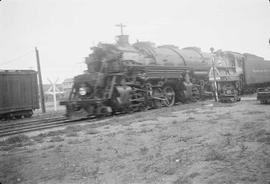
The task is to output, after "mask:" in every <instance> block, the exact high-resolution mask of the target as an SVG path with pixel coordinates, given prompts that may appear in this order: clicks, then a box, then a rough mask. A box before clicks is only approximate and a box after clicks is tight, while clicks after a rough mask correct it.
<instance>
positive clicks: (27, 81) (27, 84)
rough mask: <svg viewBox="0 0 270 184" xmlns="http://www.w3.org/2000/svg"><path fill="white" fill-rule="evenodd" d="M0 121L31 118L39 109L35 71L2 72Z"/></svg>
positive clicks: (0, 76) (0, 82) (0, 78)
mask: <svg viewBox="0 0 270 184" xmlns="http://www.w3.org/2000/svg"><path fill="white" fill-rule="evenodd" d="M0 89H1V90H0V119H13V118H21V117H31V116H32V114H33V110H35V109H38V108H39V101H38V84H37V74H36V72H35V71H33V70H0Z"/></svg>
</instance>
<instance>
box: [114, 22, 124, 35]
mask: <svg viewBox="0 0 270 184" xmlns="http://www.w3.org/2000/svg"><path fill="white" fill-rule="evenodd" d="M116 27H120V30H121V35H124V30H123V28H124V27H126V25H124V24H122V23H120V24H117V25H116Z"/></svg>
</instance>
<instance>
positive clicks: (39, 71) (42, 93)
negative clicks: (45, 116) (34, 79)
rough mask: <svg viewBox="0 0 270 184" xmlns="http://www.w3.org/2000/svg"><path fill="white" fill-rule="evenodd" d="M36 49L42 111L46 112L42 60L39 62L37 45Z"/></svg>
mask: <svg viewBox="0 0 270 184" xmlns="http://www.w3.org/2000/svg"><path fill="white" fill-rule="evenodd" d="M35 51H36V59H37V70H38V80H39V92H40V100H41V110H42V113H45V112H46V108H45V102H44V91H43V83H42V76H41V69H40V62H39V52H38V49H37V47H35Z"/></svg>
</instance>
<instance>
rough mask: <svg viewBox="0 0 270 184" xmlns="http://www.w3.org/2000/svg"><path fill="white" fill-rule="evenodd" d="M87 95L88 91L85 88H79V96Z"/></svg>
mask: <svg viewBox="0 0 270 184" xmlns="http://www.w3.org/2000/svg"><path fill="white" fill-rule="evenodd" d="M86 93H87V90H86V88H85V87H80V88H79V94H80V95H81V96H84V95H86Z"/></svg>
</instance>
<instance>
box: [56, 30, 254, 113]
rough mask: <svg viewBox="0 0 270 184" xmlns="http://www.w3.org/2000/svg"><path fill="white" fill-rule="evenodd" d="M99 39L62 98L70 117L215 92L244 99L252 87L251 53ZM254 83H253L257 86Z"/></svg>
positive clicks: (225, 97)
mask: <svg viewBox="0 0 270 184" xmlns="http://www.w3.org/2000/svg"><path fill="white" fill-rule="evenodd" d="M117 38H118V40H117V42H116V44H102V43H100V44H98V46H97V47H93V48H92V50H93V52H92V54H90V55H89V56H88V57H86V59H85V62H86V64H87V68H88V69H87V71H86V72H85V73H84V74H82V75H79V76H76V77H75V78H74V85H73V88H72V90H71V93H70V96H69V99H68V100H67V101H62V102H60V104H61V105H65V106H66V109H67V116H79V117H82V116H88V117H89V116H100V115H111V114H115V113H119V112H132V111H140V110H143V109H148V108H160V107H162V106H168V107H169V106H172V105H174V104H175V103H176V102H179V101H180V102H185V101H187V100H191V101H195V100H198V99H201V98H207V97H211V96H213V94H214V93H213V91H214V89H216V90H215V91H216V93H215V95H216V96H217V97H219V98H220V100H221V101H236V100H239V96H238V95H239V94H240V93H241V92H242V91H243V90H244V89H245V88H247V87H249V85H250V84H249V83H248V82H247V81H250V80H248V78H247V77H246V75H245V74H246V73H245V72H244V71H245V70H244V69H245V68H244V67H245V65H244V63H245V60H247V58H249V56H245V55H242V54H239V53H235V52H222V51H217V52H215V53H206V52H202V51H201V50H200V49H199V48H197V47H187V48H183V49H179V48H178V47H176V46H173V45H164V46H159V47H156V46H155V45H154V44H153V43H151V42H137V43H134V44H132V45H131V44H129V41H128V35H120V36H118V37H117ZM251 86H253V85H251Z"/></svg>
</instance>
